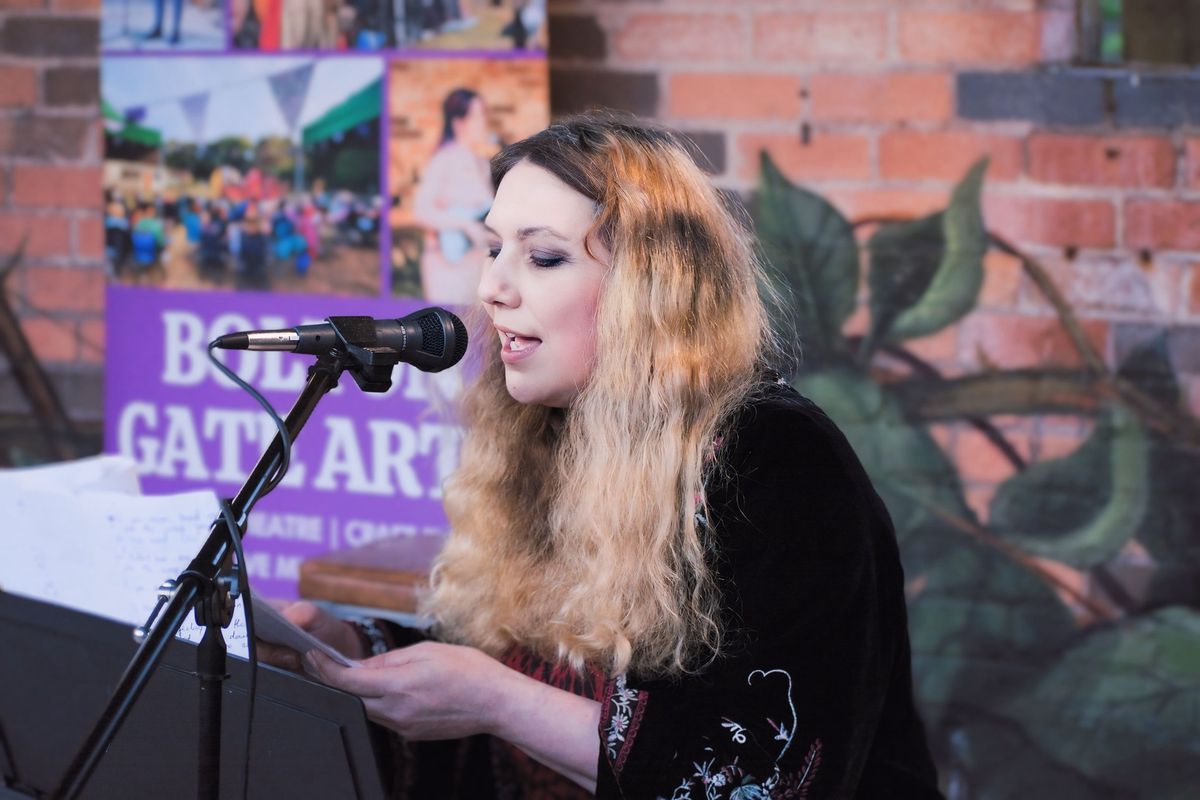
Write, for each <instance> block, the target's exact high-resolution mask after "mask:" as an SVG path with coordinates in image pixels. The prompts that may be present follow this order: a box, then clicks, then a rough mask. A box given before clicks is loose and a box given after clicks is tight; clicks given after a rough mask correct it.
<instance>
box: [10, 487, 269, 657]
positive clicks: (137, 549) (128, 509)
mask: <svg viewBox="0 0 1200 800" xmlns="http://www.w3.org/2000/svg"><path fill="white" fill-rule="evenodd" d="M0 508H5V509H6V517H7V519H6V521H5V524H4V529H5V531H6V533H5V535H4V542H5V545H4V558H0V588H3V589H4V590H5V591H9V592H15V593H18V594H23V595H27V596H29V597H33V598H35V599H38V600H43V601H46V602H51V603H57V604H59V605H64V606H68V607H71V608H75V609H78V610H81V611H86V612H89V613H92V614H97V615H99V616H104V617H109V618H111V619H115V620H118V621H121V622H126V623H129V624H130V625H140V624H142V623H143V622H145V621H146V618H147V617H148V616H149V614H150V612H151V610H152V609H153V608H154V604H155V602H156V598H157V590H158V586H159V585H160V584H161V583H162V582H163V581H165V580H168V579H173V578H175V577H176V576H177V575H178V574H179V573H180V572H181V571H182V570H183V569H184V568H185V567H186V566H187V565H188V563H190V562H191V560H192V558H193V557H194V556H195V554H196V552H197V551H198V550H199V549H200V547H201V546H202V545H203V543H204V541H205V539H206V538H207V537H208V529H209V526H210V525H211V523H212V521H213V519H214V518H215V517H216V515H217V512H218V506H217V499H216V496H215V495H214V494H213V493H212V492H188V493H185V494H177V495H163V496H138V495H128V494H119V493H115V492H79V493H68V492H62V491H45V490H36V489H35V490H29V489H26V488H24V487H22V486H20V485H19V484H18V482H4V481H0ZM179 635H180V636H181V637H183V638H185V639H188V640H189V641H193V642H199V641H200V637H201V636H202V635H203V629H201V628H200V627H199V626H197V625H196V623H195V618H194V616H190V615H189V617H188V619H187V620H186V621H185V622H184V624H183V626H182V627H181V628H180V631H179ZM224 635H225V641H226V643H227V646H228V648H229V652H230V653H233V654H235V655H240V656H242V657H245V656H246V653H247V650H246V626H245V621H244V618H243V616H242V612H241V606H240V604H239V606H238V609H237V611H236V612H235V615H234V620H233V624H232V625H231V626H230V627H229V628H226V629H225V631H224Z"/></svg>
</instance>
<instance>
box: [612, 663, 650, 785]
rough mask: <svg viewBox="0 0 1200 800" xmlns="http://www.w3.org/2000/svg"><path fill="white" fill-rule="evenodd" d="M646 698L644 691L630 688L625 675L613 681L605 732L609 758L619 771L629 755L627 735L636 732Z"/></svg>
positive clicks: (629, 735)
mask: <svg viewBox="0 0 1200 800" xmlns="http://www.w3.org/2000/svg"><path fill="white" fill-rule="evenodd" d="M644 700H645V693H644V692H639V691H638V690H637V689H631V688H629V687H628V686H627V685H626V683H625V676H624V675H619V676H617V678H616V680H615V681H614V683H613V690H612V695H611V696H610V697H609V699H608V711H609V718H608V725H607V727H606V729H605V732H604V746H605V749H606V751H607V753H608V758H609V760H610V761H611V762H612V764H613V766H614V768H615V769H616V770H617V771H618V772H619V771H620V769H621V767H622V766H623V765H624V763H625V757H626V756H627V755H628V745H629V739H628V738H627V737H631V736H632V735H633V734H634V733H636V729H637V721H638V719H639V718H640V716H641V705H642V703H643V702H644Z"/></svg>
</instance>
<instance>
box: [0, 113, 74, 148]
mask: <svg viewBox="0 0 1200 800" xmlns="http://www.w3.org/2000/svg"><path fill="white" fill-rule="evenodd" d="M93 130H94V129H93V127H92V123H91V121H90V120H88V119H84V118H81V117H40V116H34V115H26V116H21V117H17V118H16V119H14V120H13V125H12V141H11V142H10V143H9V150H8V154H9V155H13V156H21V157H26V158H81V157H83V156H84V155H86V153H87V144H88V141H87V140H88V136H91V135H92V133H93Z"/></svg>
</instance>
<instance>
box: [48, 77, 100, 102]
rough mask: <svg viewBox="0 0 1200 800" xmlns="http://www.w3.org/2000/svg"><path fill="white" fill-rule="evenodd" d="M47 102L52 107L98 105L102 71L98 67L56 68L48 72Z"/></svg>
mask: <svg viewBox="0 0 1200 800" xmlns="http://www.w3.org/2000/svg"><path fill="white" fill-rule="evenodd" d="M44 85H45V89H46V92H45V97H46V102H47V103H48V104H49V105H52V106H82V105H89V104H91V103H98V102H99V98H100V70H99V69H97V68H96V67H55V68H53V69H48V70H46V77H45V84H44Z"/></svg>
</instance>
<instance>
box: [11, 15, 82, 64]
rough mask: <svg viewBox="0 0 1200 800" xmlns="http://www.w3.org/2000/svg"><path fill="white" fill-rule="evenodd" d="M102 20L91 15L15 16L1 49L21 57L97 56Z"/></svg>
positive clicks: (12, 18)
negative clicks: (88, 16)
mask: <svg viewBox="0 0 1200 800" xmlns="http://www.w3.org/2000/svg"><path fill="white" fill-rule="evenodd" d="M99 41H100V20H98V19H94V18H93V19H88V18H87V17H11V18H9V20H8V21H7V22H6V23H5V24H4V33H3V37H2V38H0V50H3V51H4V52H5V53H8V54H9V55H17V56H74V57H76V58H93V59H94V58H95V57H96V47H97V46H98V44H99Z"/></svg>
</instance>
